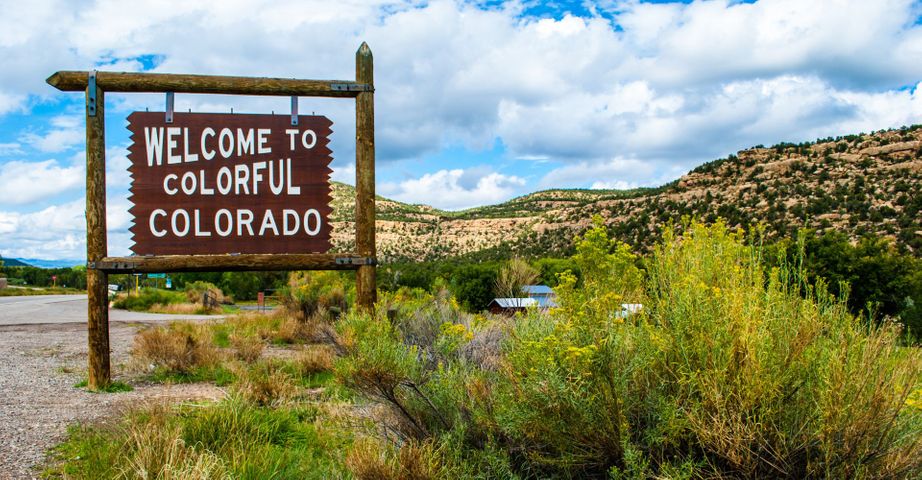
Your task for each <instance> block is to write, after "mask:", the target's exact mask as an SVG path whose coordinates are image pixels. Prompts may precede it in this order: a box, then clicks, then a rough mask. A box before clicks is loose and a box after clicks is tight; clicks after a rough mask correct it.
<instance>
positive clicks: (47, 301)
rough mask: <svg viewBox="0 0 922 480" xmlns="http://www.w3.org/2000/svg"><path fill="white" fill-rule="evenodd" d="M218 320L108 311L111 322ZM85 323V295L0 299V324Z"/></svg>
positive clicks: (201, 317) (219, 316) (215, 316)
mask: <svg viewBox="0 0 922 480" xmlns="http://www.w3.org/2000/svg"><path fill="white" fill-rule="evenodd" d="M203 318H221V315H167V314H162V313H140V312H129V311H127V310H115V309H109V321H112V322H119V321H121V322H151V321H169V320H184V319H203ZM42 323H86V295H35V296H29V297H0V325H31V324H42Z"/></svg>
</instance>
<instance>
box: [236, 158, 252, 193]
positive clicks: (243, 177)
mask: <svg viewBox="0 0 922 480" xmlns="http://www.w3.org/2000/svg"><path fill="white" fill-rule="evenodd" d="M248 181H250V169H249V168H247V166H246V165H234V194H236V195H240V187H243V193H245V194H247V195H249V194H250V186H249V185H247V182H248Z"/></svg>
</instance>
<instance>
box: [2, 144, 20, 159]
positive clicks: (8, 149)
mask: <svg viewBox="0 0 922 480" xmlns="http://www.w3.org/2000/svg"><path fill="white" fill-rule="evenodd" d="M21 153H23V152H22V145H20V144H19V143H16V142H9V143H0V157H2V156H4V155H19V154H21Z"/></svg>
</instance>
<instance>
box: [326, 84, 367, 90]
mask: <svg viewBox="0 0 922 480" xmlns="http://www.w3.org/2000/svg"><path fill="white" fill-rule="evenodd" d="M330 89H331V90H333V91H334V92H374V91H375V87H374V85H369V84H367V83H331V84H330Z"/></svg>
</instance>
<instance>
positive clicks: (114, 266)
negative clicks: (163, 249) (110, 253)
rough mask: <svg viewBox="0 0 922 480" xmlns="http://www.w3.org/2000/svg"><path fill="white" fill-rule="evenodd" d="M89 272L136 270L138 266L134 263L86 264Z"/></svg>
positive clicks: (100, 262)
mask: <svg viewBox="0 0 922 480" xmlns="http://www.w3.org/2000/svg"><path fill="white" fill-rule="evenodd" d="M86 268H87V269H88V270H129V271H131V270H134V269H136V268H138V264H137V263H134V262H104V261H99V262H86Z"/></svg>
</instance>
